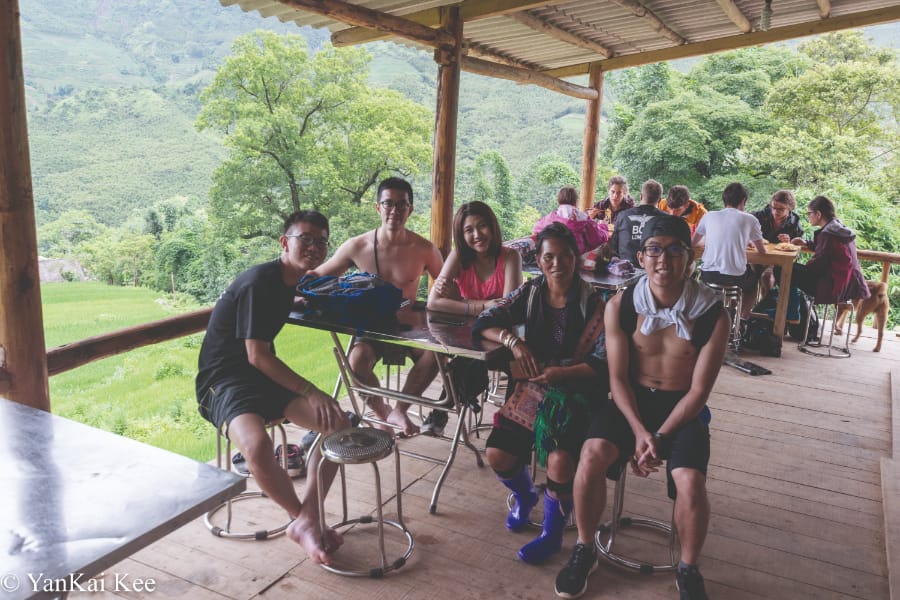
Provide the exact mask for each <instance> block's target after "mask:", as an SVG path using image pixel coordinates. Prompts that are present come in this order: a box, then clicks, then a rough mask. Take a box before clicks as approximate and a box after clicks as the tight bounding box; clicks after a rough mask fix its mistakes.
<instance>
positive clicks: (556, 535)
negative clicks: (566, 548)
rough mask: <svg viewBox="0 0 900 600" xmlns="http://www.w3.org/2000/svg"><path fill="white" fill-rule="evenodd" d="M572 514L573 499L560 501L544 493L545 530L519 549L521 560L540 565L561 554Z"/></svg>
mask: <svg viewBox="0 0 900 600" xmlns="http://www.w3.org/2000/svg"><path fill="white" fill-rule="evenodd" d="M571 512H572V499H571V498H570V499H568V500H559V499H557V498H553V497H551V496H550V494H548V493H547V492H544V530H543V531H542V532H541V535H539V536H538V537H536V538H535V539H533V540H531V541H530V542H528V543H527V544H525V545H524V546H522V547H521V548H519V558H521V559H522V560H523V561H525V562H527V563H528V564H529V565H539V564H541V563H542V562H545V561H546V560H547V559H548V558H550V557H551V556H553V555H554V554H556V553H557V552H559V550H560V548H562V537H563V530H564V529H565V527H566V519H568V518H569V513H571Z"/></svg>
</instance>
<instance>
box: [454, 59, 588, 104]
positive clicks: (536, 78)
mask: <svg viewBox="0 0 900 600" xmlns="http://www.w3.org/2000/svg"><path fill="white" fill-rule="evenodd" d="M460 65H461V67H462V69H463V71H468V72H470V73H477V74H478V75H485V76H487V77H498V78H500V79H508V80H510V81H515V82H517V83H530V84H533V85H537V86H540V87H543V88H547V89H548V90H553V91H554V92H559V93H561V94H565V95H567V96H573V97H575V98H582V99H583V100H596V99H597V97H598V96H599V94H598V93H597V90H595V89H592V88H589V87H585V86H583V85H577V84H574V83H570V82H568V81H563V80H562V79H557V78H556V77H549V76H547V75H545V74H543V73H541V72H540V71H534V70H532V69H522V68H519V67H510V66H507V65H501V64H499V63H495V62H490V61H487V60H481V59H479V58H472V57H471V56H463V57H462V61H461V62H460Z"/></svg>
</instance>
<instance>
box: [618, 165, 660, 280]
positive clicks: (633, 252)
mask: <svg viewBox="0 0 900 600" xmlns="http://www.w3.org/2000/svg"><path fill="white" fill-rule="evenodd" d="M661 197H662V186H661V185H660V184H659V182H658V181H654V180H653V179H648V180H647V181H645V182H644V185H642V186H641V203H640V205H638V206H635V207H634V208H630V209H628V210H626V211H624V212H623V213H622V214H621V215H619V220H618V221H616V229H615V231H613V235H612V238H611V239H610V240H609V244H607V246H606V251H607V253H609V254H611V255H612V256H618V257H619V258H621V259H623V260H627V261H629V262H631V264H633V265H634V266H637V264H638V259H637V253H638V250H640V249H641V234H642V232H643V231H644V226H645V225H646V224H647V222H648V221H650V220H652V219H653V218H654V217H659V216H664V215H665V214H666V213H664V212H663V211H661V210H659V209H658V208H657V207H656V206H657V204H658V203H659V199H660V198H661Z"/></svg>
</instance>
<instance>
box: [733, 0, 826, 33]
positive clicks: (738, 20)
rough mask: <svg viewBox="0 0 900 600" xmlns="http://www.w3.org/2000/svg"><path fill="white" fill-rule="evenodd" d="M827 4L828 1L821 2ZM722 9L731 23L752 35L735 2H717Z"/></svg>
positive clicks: (744, 16) (746, 19) (751, 28)
mask: <svg viewBox="0 0 900 600" xmlns="http://www.w3.org/2000/svg"><path fill="white" fill-rule="evenodd" d="M820 1H825V2H827V1H828V0H820ZM716 2H717V3H718V4H719V7H721V9H722V12H724V13H725V16H727V17H728V18H729V19H731V22H732V23H734V24H735V25H737V28H738V29H740V30H741V31H743V32H744V33H750V32H751V31H753V25H751V24H750V19H748V18H747V15H745V14H744V13H743V12H741V9H740V7H738V5H737V4H735V3H734V0H716Z"/></svg>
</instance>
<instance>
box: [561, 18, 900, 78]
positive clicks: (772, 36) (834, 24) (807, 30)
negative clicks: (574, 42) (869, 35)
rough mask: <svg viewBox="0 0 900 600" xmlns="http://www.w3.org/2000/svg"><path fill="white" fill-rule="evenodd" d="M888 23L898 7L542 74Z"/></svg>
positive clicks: (644, 62) (610, 67)
mask: <svg viewBox="0 0 900 600" xmlns="http://www.w3.org/2000/svg"><path fill="white" fill-rule="evenodd" d="M891 21H900V6H889V7H885V8H877V9H874V10H868V11H865V12H859V13H855V14H849V15H841V16H839V17H830V18H828V19H822V20H821V21H816V22H814V23H798V24H796V25H787V26H785V27H776V28H773V29H769V30H768V31H753V32H750V33H742V34H739V35H732V36H728V37H724V38H717V39H713V40H706V41H703V42H696V43H693V44H684V45H682V46H674V47H672V48H663V49H661V50H651V51H649V52H641V53H638V54H624V55H622V56H616V57H613V58H607V59H605V60H600V61H593V62H587V63H581V64H578V65H572V66H569V67H561V68H559V69H548V70H546V71H544V72H543V73H544V75H549V76H550V77H576V76H578V75H587V74H588V71H589V70H590V67H591V65H592V64H595V63H596V64H599V65H600V68H601V69H603V70H604V71H614V70H616V69H627V68H628V67H637V66H640V65H649V64H653V63H658V62H663V61H666V60H676V59H679V58H687V57H689V56H702V55H704V54H714V53H716V52H725V51H726V50H736V49H738V48H748V47H750V46H759V45H762V44H772V43H774V42H781V41H784V40H792V39H796V38H802V37H807V36H810V35H818V34H820V33H828V32H831V31H840V30H842V29H854V28H857V27H866V26H868V25H878V24H880V23H890V22H891Z"/></svg>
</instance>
